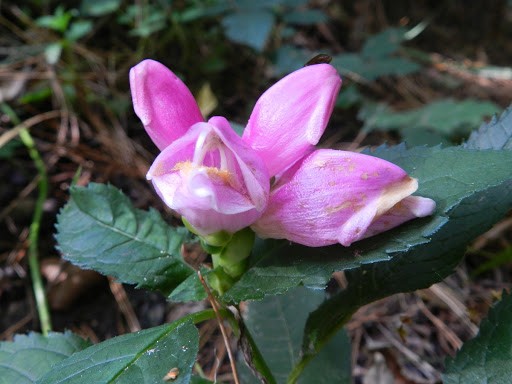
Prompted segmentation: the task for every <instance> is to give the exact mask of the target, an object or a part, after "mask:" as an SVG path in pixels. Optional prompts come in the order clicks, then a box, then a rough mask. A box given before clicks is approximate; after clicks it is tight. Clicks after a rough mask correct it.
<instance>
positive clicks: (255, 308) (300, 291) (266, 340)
mask: <svg viewBox="0 0 512 384" xmlns="http://www.w3.org/2000/svg"><path fill="white" fill-rule="evenodd" d="M324 298H325V293H324V292H323V291H318V290H317V291H313V290H311V289H306V288H296V289H294V290H293V291H291V292H289V293H288V294H286V295H283V296H278V297H267V298H266V299H265V300H263V301H259V302H250V303H248V305H247V310H246V312H245V315H244V318H245V322H246V326H247V328H248V329H249V331H250V332H251V335H252V336H253V338H254V339H255V341H256V344H257V345H258V349H259V350H260V352H261V353H262V355H263V356H264V357H265V360H266V361H267V363H268V365H269V368H270V370H271V371H272V374H273V375H274V378H275V379H276V381H277V383H286V380H287V377H288V375H289V373H290V371H291V369H292V367H293V366H294V364H295V363H296V362H297V361H298V360H299V357H300V349H301V348H300V347H301V341H302V330H303V328H304V324H305V321H306V318H307V316H308V314H309V312H310V311H312V310H313V309H315V308H316V307H317V306H318V305H319V304H320V303H321V302H322V301H323V300H324ZM244 375H245V377H244V378H243V379H244V380H243V382H244V383H246V382H254V383H256V382H257V380H256V379H255V378H252V377H249V376H248V372H247V373H245V374H244ZM350 376H351V374H350V342H349V340H348V338H347V337H346V335H345V334H344V332H343V333H340V335H339V336H338V337H337V338H336V339H335V340H333V342H332V345H329V348H327V349H326V351H325V352H324V354H322V355H319V356H318V357H317V359H315V360H314V361H313V362H312V363H311V366H310V367H309V368H308V370H307V371H306V372H304V377H301V379H300V380H299V383H303V384H306V383H308V384H309V383H311V384H314V383H329V382H337V383H339V382H345V381H346V380H345V381H341V379H342V378H345V379H346V378H348V377H350Z"/></svg>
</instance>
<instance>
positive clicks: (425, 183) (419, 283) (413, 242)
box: [224, 146, 512, 302]
mask: <svg viewBox="0 0 512 384" xmlns="http://www.w3.org/2000/svg"><path fill="white" fill-rule="evenodd" d="M372 154H373V155H374V156H377V157H381V158H384V159H386V160H388V161H391V162H393V163H395V164H397V165H399V166H401V167H402V168H404V169H405V170H406V171H407V172H408V173H409V174H410V175H411V176H413V177H416V178H418V180H419V184H420V187H419V190H418V192H417V194H418V195H420V196H426V197H430V198H432V199H434V200H435V201H436V203H437V210H436V212H435V214H434V215H433V216H432V217H428V218H424V219H417V220H413V221H411V222H408V223H406V224H404V225H402V226H400V227H398V228H395V229H393V230H391V231H388V232H385V233H383V234H381V235H378V236H375V237H372V238H369V239H366V240H363V241H360V242H357V243H355V244H353V245H352V246H351V247H348V248H345V247H342V246H340V245H334V246H330V247H321V248H308V247H303V246H300V245H296V244H292V245H290V244H289V243H288V242H286V241H266V242H264V243H263V246H262V247H261V248H260V249H255V251H254V252H253V257H252V259H251V267H250V268H249V270H248V271H247V272H246V273H245V274H244V275H243V276H242V277H241V279H240V280H239V281H238V282H237V283H236V284H235V285H234V286H233V287H232V288H231V289H230V290H228V291H227V292H226V294H225V295H224V299H225V300H226V301H229V302H239V301H242V300H249V299H262V298H264V297H265V296H268V295H277V294H282V293H284V292H286V291H288V290H289V289H291V288H293V287H296V286H298V285H306V286H311V287H316V288H323V287H324V286H325V285H326V283H327V281H328V280H329V278H330V276H331V274H332V272H333V271H341V270H348V269H355V268H356V269H357V270H361V271H365V272H364V273H369V274H368V278H371V276H373V273H377V272H375V271H374V269H380V271H379V272H378V274H379V276H381V275H382V274H384V276H383V277H381V280H379V287H377V288H378V289H380V291H382V292H384V291H383V287H384V288H385V289H386V291H389V292H401V291H407V290H413V289H417V288H424V287H428V286H429V285H431V284H432V283H435V282H437V281H440V280H442V279H443V278H444V277H445V276H447V275H448V274H450V273H451V272H452V270H453V268H454V267H455V265H456V264H457V263H458V261H459V260H460V258H461V257H462V255H463V251H464V249H465V246H466V244H467V243H468V242H470V241H471V240H472V239H473V238H474V237H475V236H477V235H479V234H481V233H483V232H484V231H486V230H487V229H488V228H489V227H490V226H491V225H493V224H494V223H496V222H497V221H498V220H499V219H500V218H502V217H503V215H504V214H505V212H507V210H508V209H510V208H511V207H512V192H511V188H512V185H511V184H512V173H511V172H510V170H511V169H512V152H509V151H474V150H465V149H463V148H460V147H452V148H445V149H443V148H440V147H434V148H426V147H417V148H413V149H410V150H408V149H406V148H405V147H404V146H399V147H394V148H380V149H378V150H377V151H375V152H374V153H372ZM491 170H492V171H491ZM265 245H266V246H265ZM373 264H375V268H373V267H372V265H373ZM363 266H365V267H364V268H363ZM368 268H369V269H370V271H368V270H367V269H368ZM388 268H389V269H390V270H388ZM370 272H371V273H370ZM410 276H414V279H410V278H409V277H410ZM363 293H364V290H363Z"/></svg>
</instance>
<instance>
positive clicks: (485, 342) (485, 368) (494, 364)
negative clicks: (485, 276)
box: [443, 293, 512, 384]
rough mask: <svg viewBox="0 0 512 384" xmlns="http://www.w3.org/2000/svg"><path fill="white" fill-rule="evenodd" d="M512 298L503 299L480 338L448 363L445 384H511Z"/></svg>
mask: <svg viewBox="0 0 512 384" xmlns="http://www.w3.org/2000/svg"><path fill="white" fill-rule="evenodd" d="M511 345H512V296H511V295H509V294H505V293H504V294H503V299H502V300H501V301H500V302H499V303H498V304H496V305H495V306H494V307H493V308H491V310H490V311H489V315H488V317H487V319H485V320H483V321H482V324H481V326H480V331H479V333H478V335H477V336H476V337H475V338H474V339H472V340H469V341H467V342H466V343H464V345H463V346H462V348H461V349H460V350H459V351H458V352H457V355H456V356H455V358H448V359H447V361H446V373H445V374H444V375H443V382H444V383H445V384H458V383H464V384H473V383H475V384H477V383H497V384H498V383H509V382H510V378H511V376H512V348H510V346H511Z"/></svg>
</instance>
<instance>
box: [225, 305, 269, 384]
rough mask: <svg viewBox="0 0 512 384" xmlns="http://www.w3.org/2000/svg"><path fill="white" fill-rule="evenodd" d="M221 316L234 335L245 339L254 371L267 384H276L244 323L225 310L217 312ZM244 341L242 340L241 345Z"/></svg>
mask: <svg viewBox="0 0 512 384" xmlns="http://www.w3.org/2000/svg"><path fill="white" fill-rule="evenodd" d="M219 312H220V313H221V314H222V317H223V318H224V319H226V320H228V321H229V324H230V325H231V328H232V329H233V330H234V331H235V334H237V335H238V336H239V337H241V338H245V341H247V343H248V345H249V347H250V348H251V360H252V365H253V367H254V368H256V370H257V371H258V372H259V373H260V374H261V376H262V377H264V378H265V379H266V383H267V384H276V383H277V381H276V379H275V378H274V375H273V374H272V371H271V370H270V368H269V367H268V365H267V362H266V361H265V359H264V358H263V355H262V354H261V352H260V350H259V348H258V346H257V345H256V343H255V342H254V339H253V337H252V335H251V333H250V332H249V330H248V329H247V327H246V326H245V323H244V322H243V320H242V319H237V318H236V317H235V315H234V314H233V313H232V312H231V311H229V310H227V309H221V310H220V311H219ZM243 342H244V340H242V343H243Z"/></svg>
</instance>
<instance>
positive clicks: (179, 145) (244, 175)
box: [147, 117, 269, 235]
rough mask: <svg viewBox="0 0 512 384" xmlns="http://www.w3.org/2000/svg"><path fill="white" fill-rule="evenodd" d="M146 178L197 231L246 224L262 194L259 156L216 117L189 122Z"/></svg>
mask: <svg viewBox="0 0 512 384" xmlns="http://www.w3.org/2000/svg"><path fill="white" fill-rule="evenodd" d="M147 178H148V179H149V180H151V181H152V182H153V185H154V187H155V189H156V191H157V193H158V194H159V195H160V197H161V198H162V200H163V201H164V202H165V203H166V204H167V205H168V206H169V207H171V208H172V209H174V210H176V211H177V212H179V213H180V214H181V215H183V217H185V218H186V219H187V221H188V222H189V223H190V224H191V225H192V226H193V227H194V228H195V229H196V230H197V232H198V233H199V234H201V235H209V234H212V233H216V232H219V231H222V230H224V231H228V232H232V233H233V232H236V231H238V230H240V229H242V228H245V227H247V226H249V225H250V224H252V223H253V222H254V221H255V220H256V219H258V218H259V217H260V216H261V214H262V213H263V210H264V209H265V207H266V204H267V200H268V193H269V177H268V173H267V170H266V167H265V165H264V164H263V161H262V160H261V158H260V157H259V156H258V155H257V154H256V153H255V152H254V151H253V150H252V149H251V148H250V147H249V146H248V145H247V144H246V143H244V142H243V141H242V139H241V138H240V137H238V136H237V134H236V133H235V132H234V131H233V130H232V129H231V127H230V126H229V123H228V122H227V121H226V119H224V118H222V117H214V118H212V119H210V121H209V122H208V123H197V124H195V125H193V126H192V127H191V128H190V130H189V131H188V132H187V133H186V134H185V135H184V136H183V137H181V138H180V139H178V140H176V141H174V142H173V143H172V144H171V145H169V146H168V147H167V148H166V149H165V150H163V151H162V153H160V155H159V156H158V157H157V158H156V160H155V162H154V163H153V165H152V166H151V168H150V170H149V172H148V175H147Z"/></svg>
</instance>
